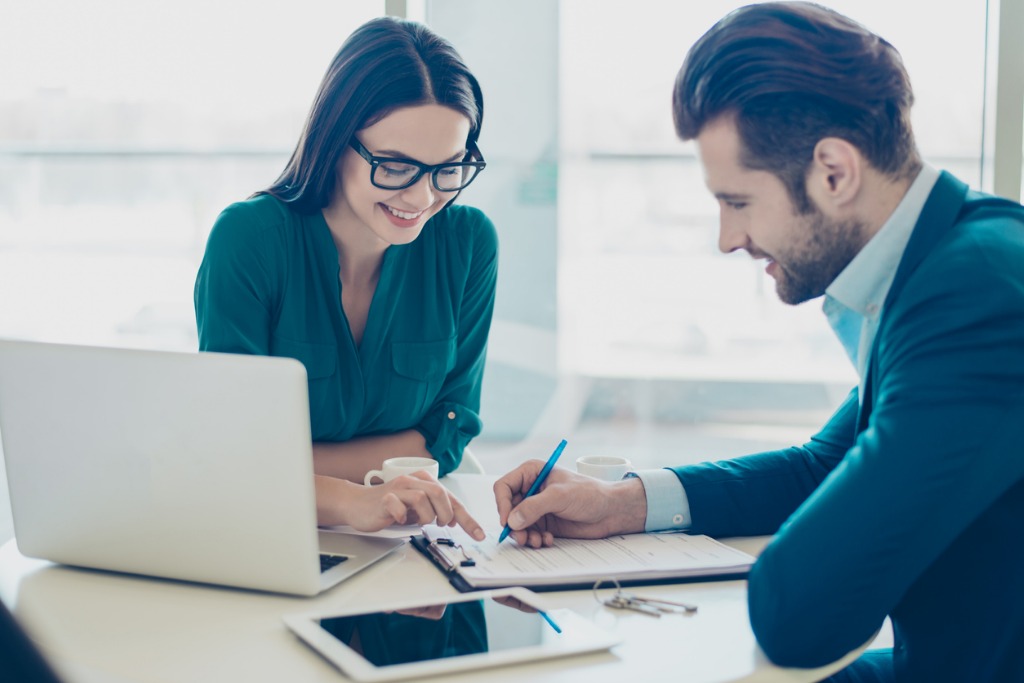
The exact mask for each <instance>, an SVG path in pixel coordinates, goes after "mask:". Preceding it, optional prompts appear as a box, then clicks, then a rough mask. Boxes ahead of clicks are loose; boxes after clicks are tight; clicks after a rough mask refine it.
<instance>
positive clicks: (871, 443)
mask: <svg viewBox="0 0 1024 683" xmlns="http://www.w3.org/2000/svg"><path fill="white" fill-rule="evenodd" d="M1014 227H1015V228H1017V232H1018V235H1017V237H1015V238H1014V239H1012V240H1004V241H1003V242H996V243H986V241H985V238H984V235H981V236H980V237H979V236H978V235H976V234H975V233H974V231H971V233H970V236H968V237H967V238H960V239H957V240H956V241H955V242H953V244H946V248H944V249H942V250H941V253H933V255H932V256H931V257H929V258H928V259H927V260H926V261H925V262H923V263H922V264H921V266H920V267H919V268H918V271H917V272H916V273H915V275H914V276H913V277H912V278H911V279H910V280H908V282H907V284H906V286H905V288H904V289H903V291H902V292H901V293H900V294H899V296H898V297H897V298H896V299H895V301H894V302H893V303H892V305H891V307H890V309H889V310H888V311H887V312H886V313H885V315H886V317H887V318H888V319H887V320H883V323H882V327H881V328H880V330H879V336H878V337H877V339H876V344H877V348H876V352H877V368H876V372H877V374H876V377H877V378H878V389H877V393H876V394H874V396H875V401H874V407H873V410H872V413H871V415H870V418H869V420H868V422H867V426H866V428H865V429H864V430H863V431H862V432H861V433H860V434H859V436H858V437H857V439H856V442H855V444H854V445H853V448H852V449H851V450H850V452H849V453H848V454H847V455H846V457H845V458H843V459H842V461H841V462H840V463H839V464H838V465H837V466H836V467H835V469H834V470H833V471H832V472H831V473H830V474H829V475H828V476H827V477H825V479H824V481H823V482H822V483H821V485H820V486H819V487H818V488H817V489H816V490H815V491H814V492H813V493H812V494H811V495H810V496H809V497H808V498H807V500H806V502H804V503H803V505H801V506H800V508H799V509H798V510H797V511H796V512H795V513H794V514H793V516H792V517H790V519H789V520H788V521H787V522H786V523H785V524H783V525H782V527H781V528H780V530H779V532H778V535H777V536H776V537H775V539H774V540H773V541H772V542H771V543H770V544H769V545H768V547H767V548H766V549H765V551H764V552H763V554H762V555H761V556H760V558H759V559H758V561H757V563H756V564H755V566H754V567H753V569H752V571H751V574H750V577H749V609H750V619H751V625H752V627H753V630H754V633H755V635H756V637H757V640H758V642H759V643H760V644H761V647H762V648H763V650H764V651H765V653H766V654H767V655H768V657H769V658H770V659H771V660H772V661H774V662H776V663H778V664H780V665H784V666H800V667H813V666H819V665H823V664H826V663H828V662H830V661H834V660H836V659H838V658H839V657H840V656H842V655H844V654H845V653H847V652H849V651H850V650H852V649H854V648H855V647H858V646H859V645H861V644H863V643H864V642H866V641H867V640H868V639H869V638H870V637H871V636H872V634H873V633H874V632H875V631H876V630H877V629H878V628H879V627H880V625H881V623H882V620H883V619H884V618H885V617H886V615H887V614H889V613H890V612H891V611H892V610H893V609H894V607H895V606H896V605H897V604H898V603H899V602H900V601H901V600H902V599H903V597H904V595H905V594H906V593H907V591H908V590H910V589H911V587H912V586H913V585H914V584H915V582H917V581H918V580H919V579H920V578H921V577H922V574H923V573H925V572H926V571H929V568H930V567H931V566H932V565H933V563H935V562H936V560H937V558H938V557H939V556H940V555H941V554H942V553H944V552H945V551H946V550H947V549H948V548H949V547H950V545H951V544H953V543H954V541H956V540H957V538H958V536H960V535H961V534H962V533H963V532H964V531H965V529H966V528H967V527H968V526H969V525H971V524H972V523H974V522H975V521H976V520H977V519H978V518H979V516H981V515H982V514H983V513H984V512H985V511H986V510H987V509H989V508H990V507H992V506H993V505H995V504H996V502H997V501H998V499H999V498H1000V497H1001V496H1003V494H1004V493H1005V492H1006V491H1007V490H1008V489H1009V488H1010V487H1011V486H1013V485H1014V484H1016V483H1017V482H1019V481H1020V480H1021V479H1022V477H1024V458H1021V457H1019V456H1020V444H1021V442H1022V440H1024V268H1021V266H1020V264H1021V263H1024V248H1022V244H1024V240H1021V239H1020V233H1021V231H1020V228H1021V226H1020V225H1016V226H1014ZM937 252H938V250H937ZM787 495H788V494H787Z"/></svg>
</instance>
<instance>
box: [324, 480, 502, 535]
mask: <svg viewBox="0 0 1024 683" xmlns="http://www.w3.org/2000/svg"><path fill="white" fill-rule="evenodd" d="M316 489H317V508H318V511H319V514H318V518H319V519H318V521H319V523H320V524H322V525H333V524H347V525H349V526H351V527H352V528H354V529H356V530H358V531H379V530H381V529H383V528H385V527H388V526H391V525H392V524H431V523H433V524H437V525H438V526H455V525H456V524H458V525H459V526H461V527H462V528H463V529H464V530H465V531H466V533H468V534H469V535H470V536H472V537H473V538H475V539H476V540H478V541H482V540H483V539H484V537H485V534H484V530H483V527H481V526H480V523H479V522H477V521H476V520H475V519H473V517H472V516H471V515H470V514H469V512H468V511H467V510H466V507H465V506H464V505H463V504H462V502H461V501H459V499H458V498H456V497H455V496H454V495H453V494H451V493H450V492H449V491H448V489H446V488H445V487H444V486H442V485H441V484H440V483H438V482H437V480H436V479H434V478H432V477H431V476H430V475H429V474H427V473H426V472H413V473H412V474H405V475H402V476H400V477H395V478H394V479H392V480H391V481H389V482H387V483H386V484H381V485H379V486H362V485H360V484H354V483H352V482H348V481H344V480H341V479H334V478H332V477H324V476H317V477H316Z"/></svg>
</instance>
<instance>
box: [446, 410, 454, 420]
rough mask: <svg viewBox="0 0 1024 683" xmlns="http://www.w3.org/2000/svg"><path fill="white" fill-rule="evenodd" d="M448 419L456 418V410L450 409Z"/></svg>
mask: <svg viewBox="0 0 1024 683" xmlns="http://www.w3.org/2000/svg"><path fill="white" fill-rule="evenodd" d="M448 419H449V420H454V419H455V411H454V410H452V411H450V412H449V413H448Z"/></svg>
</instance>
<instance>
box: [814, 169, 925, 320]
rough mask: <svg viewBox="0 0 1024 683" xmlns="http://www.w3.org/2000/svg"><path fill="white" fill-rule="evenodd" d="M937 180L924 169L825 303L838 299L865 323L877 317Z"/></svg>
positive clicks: (828, 293)
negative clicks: (865, 320) (864, 320)
mask: <svg viewBox="0 0 1024 683" xmlns="http://www.w3.org/2000/svg"><path fill="white" fill-rule="evenodd" d="M938 179H939V172H938V171H937V170H936V169H935V168H933V167H931V166H928V165H927V164H926V165H924V166H923V167H922V168H921V172H920V173H918V175H917V178H915V179H914V182H913V183H911V185H910V188H909V189H908V190H907V193H906V194H905V195H904V196H903V199H902V200H900V203H899V205H898V206H897V207H896V210H895V211H893V212H892V215H890V216H889V218H888V219H887V220H886V221H885V223H884V224H883V225H882V227H881V229H880V230H879V231H878V232H877V233H875V236H874V237H872V238H871V239H870V240H868V243H867V244H865V245H864V247H863V248H862V249H861V250H860V252H858V254H857V255H856V256H854V257H853V260H852V261H850V263H849V264H848V265H847V266H846V268H844V269H843V270H842V272H841V273H839V275H838V276H837V277H836V279H835V280H834V281H833V282H832V284H831V285H829V286H828V288H827V289H826V290H825V297H826V300H827V299H829V298H831V299H835V300H836V301H838V302H839V303H841V304H843V305H844V306H846V307H847V308H849V309H850V310H852V311H855V312H857V313H859V314H860V315H862V316H863V317H864V318H866V319H875V318H877V317H878V314H879V313H880V312H881V310H882V304H884V303H885V297H886V296H887V295H888V294H889V288H890V287H892V282H893V280H894V279H895V277H896V268H897V266H899V263H900V260H901V259H902V258H903V251H904V250H905V249H906V248H907V243H908V242H909V241H910V235H911V233H912V232H913V231H914V226H915V225H916V224H917V220H918V218H920V217H921V211H922V210H923V209H924V205H925V202H926V201H928V195H930V194H931V191H932V188H933V187H935V183H936V181H938Z"/></svg>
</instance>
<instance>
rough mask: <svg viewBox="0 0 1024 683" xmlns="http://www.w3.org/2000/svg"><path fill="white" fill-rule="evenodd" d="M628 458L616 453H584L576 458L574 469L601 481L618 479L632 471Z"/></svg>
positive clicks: (631, 464)
mask: <svg viewBox="0 0 1024 683" xmlns="http://www.w3.org/2000/svg"><path fill="white" fill-rule="evenodd" d="M632 469H633V463H631V462H630V461H629V458H620V457H619V456H617V455H584V456H581V457H579V458H576V471H577V472H579V473H580V474H585V475H587V476H588V477H593V478H594V479H600V480H602V481H618V480H620V479H622V478H623V477H624V476H626V473H627V472H630V471H632Z"/></svg>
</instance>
